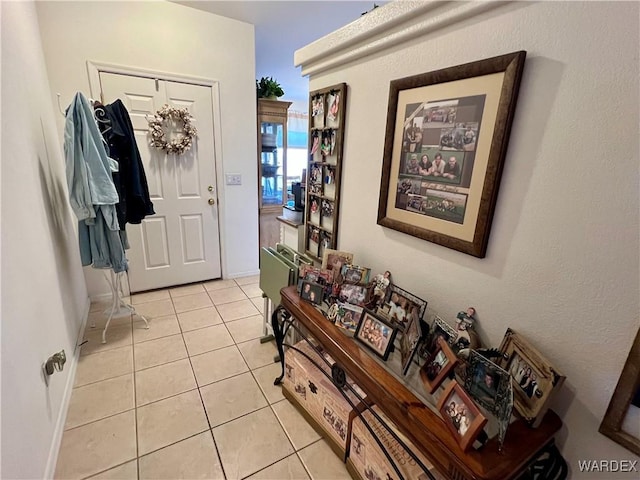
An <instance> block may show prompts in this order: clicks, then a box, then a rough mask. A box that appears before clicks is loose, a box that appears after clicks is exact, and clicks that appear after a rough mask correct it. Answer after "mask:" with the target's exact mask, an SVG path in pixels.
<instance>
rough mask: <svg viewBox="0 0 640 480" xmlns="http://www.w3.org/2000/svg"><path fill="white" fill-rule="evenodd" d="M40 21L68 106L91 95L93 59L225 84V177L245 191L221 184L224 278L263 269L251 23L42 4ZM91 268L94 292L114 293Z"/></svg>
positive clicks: (106, 6) (158, 6)
mask: <svg viewBox="0 0 640 480" xmlns="http://www.w3.org/2000/svg"><path fill="white" fill-rule="evenodd" d="M38 18H39V20H40V28H41V34H42V39H43V48H44V52H45V59H46V62H47V70H48V72H49V79H50V81H51V92H52V98H53V99H55V93H56V92H59V93H61V94H62V102H63V103H65V104H68V103H69V102H70V101H71V98H73V95H74V94H75V92H76V91H78V90H80V91H83V92H85V94H87V95H88V94H89V79H88V75H87V66H86V62H87V60H93V61H98V62H105V63H113V64H119V65H126V66H131V67H138V68H144V69H148V70H156V71H161V72H169V73H175V74H183V75H193V76H199V77H206V78H211V79H216V80H219V82H220V106H221V115H222V126H221V129H222V165H223V173H225V172H227V173H240V174H242V186H240V187H235V186H234V187H226V186H225V185H219V186H218V192H219V200H220V207H221V208H220V216H221V242H222V244H223V252H222V268H223V274H224V275H226V276H229V277H233V276H240V275H243V274H252V273H255V272H257V270H258V198H257V194H258V192H257V189H256V185H257V182H258V180H257V170H256V142H255V138H256V102H255V93H254V92H255V78H254V71H255V62H254V57H255V55H254V33H253V26H252V25H249V24H246V23H243V22H239V21H236V20H231V19H228V18H223V17H220V16H218V15H213V14H210V13H206V12H202V11H199V10H195V9H192V8H189V7H185V6H182V5H177V4H173V3H168V2H39V3H38ZM62 125H63V119H62V117H60V121H59V128H60V132H62ZM60 135H61V137H60V138H62V133H61V134H60ZM87 270H88V271H87V278H88V285H89V293H90V294H91V295H95V294H99V293H108V292H109V289H108V287H107V285H106V283H104V282H103V281H102V275H97V274H96V273H97V272H93V271H91V269H87Z"/></svg>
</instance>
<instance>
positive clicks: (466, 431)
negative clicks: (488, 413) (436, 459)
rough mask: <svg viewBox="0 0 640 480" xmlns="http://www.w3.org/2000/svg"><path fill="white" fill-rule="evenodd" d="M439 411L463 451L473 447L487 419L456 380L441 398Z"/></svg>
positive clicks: (448, 386)
mask: <svg viewBox="0 0 640 480" xmlns="http://www.w3.org/2000/svg"><path fill="white" fill-rule="evenodd" d="M438 410H439V411H440V414H441V415H442V418H443V420H444V423H445V425H446V426H447V428H448V429H449V431H450V432H451V433H452V434H453V436H454V437H455V439H456V440H457V441H458V445H460V448H462V450H467V449H468V448H469V447H470V446H471V445H473V442H474V440H475V439H476V438H477V437H478V435H479V434H480V432H481V431H482V428H483V427H484V425H485V424H486V423H487V419H486V417H485V416H484V415H482V413H481V412H480V410H479V409H478V407H477V406H476V404H475V403H473V400H471V399H470V398H469V396H468V395H467V394H466V393H465V392H464V390H463V389H462V387H461V386H460V385H459V384H458V382H456V381H455V380H454V381H452V382H451V383H449V385H447V388H446V389H445V391H444V392H443V393H442V395H441V396H440V399H439V400H438Z"/></svg>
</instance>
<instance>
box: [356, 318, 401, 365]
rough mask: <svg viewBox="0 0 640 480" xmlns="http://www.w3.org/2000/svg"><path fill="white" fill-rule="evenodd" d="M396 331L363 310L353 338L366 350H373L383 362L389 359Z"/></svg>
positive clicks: (380, 319)
mask: <svg viewBox="0 0 640 480" xmlns="http://www.w3.org/2000/svg"><path fill="white" fill-rule="evenodd" d="M396 332H397V329H395V328H394V327H393V326H391V325H390V324H388V323H387V322H385V321H384V320H383V319H382V318H380V317H377V316H376V315H374V314H373V312H371V311H369V310H365V311H364V313H363V314H362V318H361V319H360V323H359V324H358V328H357V330H356V334H355V338H357V339H358V340H359V341H360V342H361V343H362V344H364V345H365V346H366V347H367V348H369V349H371V350H373V352H374V353H375V354H376V355H378V356H379V357H380V358H382V359H383V360H386V359H387V358H388V357H389V353H390V352H391V347H392V346H393V341H394V339H395V337H396Z"/></svg>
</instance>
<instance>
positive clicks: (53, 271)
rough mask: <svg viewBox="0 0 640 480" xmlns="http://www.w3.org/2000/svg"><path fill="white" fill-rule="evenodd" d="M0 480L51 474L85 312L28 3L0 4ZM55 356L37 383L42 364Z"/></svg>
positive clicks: (54, 133) (31, 7)
mask: <svg viewBox="0 0 640 480" xmlns="http://www.w3.org/2000/svg"><path fill="white" fill-rule="evenodd" d="M1 8H2V322H1V323H2V413H1V414H0V418H1V422H2V473H1V475H0V476H1V477H2V478H29V479H34V478H43V477H44V476H45V475H52V474H53V467H55V460H56V456H57V447H58V445H59V441H60V438H61V436H62V427H63V424H64V418H65V415H66V403H65V402H66V401H68V398H69V396H70V392H71V387H72V382H73V377H72V372H73V371H74V369H75V365H74V363H75V362H76V358H75V357H74V349H75V344H76V339H77V338H78V332H79V329H80V327H81V325H82V321H83V318H84V315H85V311H88V307H89V305H88V298H87V289H86V287H85V283H84V278H83V276H82V267H81V266H80V257H79V254H78V240H77V237H76V234H75V231H74V226H75V220H74V219H73V218H74V217H73V214H72V212H71V209H70V208H69V206H68V201H67V187H66V180H65V172H64V160H63V158H62V151H61V148H60V143H59V141H58V132H57V130H56V124H55V120H54V111H53V106H52V104H51V100H50V90H49V83H48V80H47V72H46V69H45V64H44V57H43V54H42V47H41V45H40V36H39V34H38V20H37V17H36V9H35V4H34V3H33V2H2V5H1ZM61 349H64V350H65V351H66V353H67V359H68V361H67V364H66V365H65V368H64V371H63V372H61V373H56V374H55V375H53V376H52V377H50V381H49V386H48V387H47V386H46V385H45V381H44V378H43V375H42V364H43V363H44V362H45V361H46V359H47V358H48V357H49V356H51V355H52V354H53V353H55V352H57V351H59V350H61Z"/></svg>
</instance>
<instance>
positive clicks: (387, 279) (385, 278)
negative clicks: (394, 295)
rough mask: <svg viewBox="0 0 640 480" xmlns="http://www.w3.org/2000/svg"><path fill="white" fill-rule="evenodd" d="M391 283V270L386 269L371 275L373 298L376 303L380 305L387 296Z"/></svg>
mask: <svg viewBox="0 0 640 480" xmlns="http://www.w3.org/2000/svg"><path fill="white" fill-rule="evenodd" d="M389 285H391V272H390V271H389V270H387V271H386V272H384V273H379V274H378V275H376V276H375V277H373V300H374V301H375V303H376V305H382V304H383V303H384V301H385V299H386V298H387V293H388V292H389Z"/></svg>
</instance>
